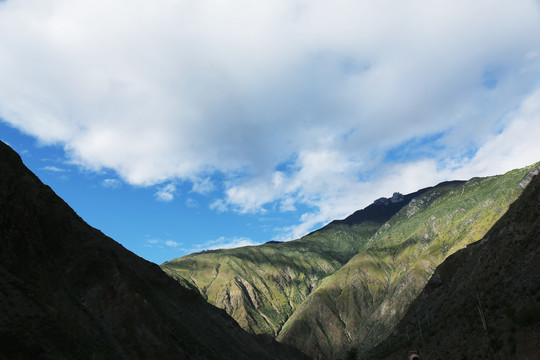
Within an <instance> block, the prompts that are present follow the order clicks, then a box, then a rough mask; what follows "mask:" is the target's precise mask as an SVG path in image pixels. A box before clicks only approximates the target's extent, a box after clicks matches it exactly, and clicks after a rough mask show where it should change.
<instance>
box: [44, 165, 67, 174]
mask: <svg viewBox="0 0 540 360" xmlns="http://www.w3.org/2000/svg"><path fill="white" fill-rule="evenodd" d="M42 170H46V171H52V172H58V173H62V172H67V171H69V170H67V169H62V168H59V167H56V166H52V165H48V166H44V167H43V168H42Z"/></svg>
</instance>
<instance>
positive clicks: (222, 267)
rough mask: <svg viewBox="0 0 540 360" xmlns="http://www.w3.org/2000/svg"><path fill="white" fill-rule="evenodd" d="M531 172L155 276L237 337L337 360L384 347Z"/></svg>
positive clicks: (419, 197)
mask: <svg viewBox="0 0 540 360" xmlns="http://www.w3.org/2000/svg"><path fill="white" fill-rule="evenodd" d="M533 167H534V166H530V167H527V168H523V169H518V170H514V171H511V172H508V173H507V174H504V175H500V176H492V177H486V178H473V179H471V180H469V181H467V182H459V181H456V182H448V183H442V184H440V185H438V186H436V187H433V188H428V189H423V190H421V191H419V192H417V193H414V194H409V195H406V196H404V197H403V196H400V195H399V194H395V195H394V197H392V198H391V199H379V200H377V201H376V202H375V203H374V204H372V205H370V206H369V207H367V208H366V209H364V210H361V211H359V212H357V213H355V214H353V215H351V216H350V217H349V218H347V219H345V220H341V221H334V222H332V223H330V224H329V225H328V226H326V227H324V228H323V229H321V230H318V231H316V232H314V233H312V234H309V235H307V236H305V237H303V238H301V239H299V240H295V241H291V242H287V243H280V244H265V245H261V246H255V247H244V248H238V249H230V250H216V251H207V252H203V253H197V254H192V255H188V256H185V257H182V258H179V259H175V260H172V261H169V262H166V263H164V264H163V265H162V268H163V269H164V270H165V271H166V272H167V273H168V274H170V275H171V276H172V277H174V278H175V279H177V280H178V281H180V282H182V283H184V284H186V285H190V286H192V287H193V288H194V289H197V290H198V291H199V292H200V293H201V294H202V295H203V296H204V297H205V298H206V299H207V300H208V301H209V302H210V303H212V304H214V305H216V306H218V307H220V308H223V309H225V310H226V311H227V312H228V313H229V314H230V315H231V316H233V318H234V319H236V320H237V321H238V322H239V324H240V325H241V326H242V327H243V328H244V329H246V330H248V331H250V332H253V333H266V334H270V335H273V336H277V339H278V340H279V341H281V342H284V343H287V344H291V345H293V346H295V347H297V348H298V349H301V350H302V351H304V352H305V353H307V354H308V355H310V356H312V357H314V358H316V359H340V358H343V357H344V356H346V354H347V352H348V351H349V350H351V349H353V350H356V349H359V350H360V351H364V350H367V349H370V348H372V347H373V346H374V345H376V344H377V343H378V342H380V341H381V340H383V339H384V338H385V337H387V336H388V335H389V334H390V332H391V330H392V328H393V327H394V326H395V325H396V323H397V322H398V321H399V320H400V319H401V317H402V316H403V315H404V313H405V311H406V310H407V308H408V307H409V305H410V303H411V302H412V301H413V300H414V299H415V298H416V296H417V295H418V293H419V292H420V291H421V290H422V288H423V287H424V286H425V284H426V283H427V281H428V279H429V278H430V276H431V275H432V274H433V272H434V271H435V269H436V267H437V266H438V265H439V264H440V263H441V262H442V261H443V260H444V259H445V258H447V257H448V256H449V255H451V254H452V253H454V252H456V251H458V250H459V249H462V248H464V247H465V246H467V245H468V244H470V243H473V242H475V241H477V240H479V239H481V238H482V237H483V236H484V235H485V234H486V232H487V231H488V230H489V229H490V228H491V227H492V226H493V225H494V224H495V222H496V221H497V220H498V219H499V218H500V217H501V216H502V215H503V214H504V213H505V212H506V211H507V209H508V207H509V205H510V204H511V203H512V202H513V201H515V200H516V199H517V198H518V197H519V195H520V194H521V192H522V191H523V189H524V187H525V184H526V181H525V180H524V178H526V176H527V174H529V173H530V171H531V170H532V169H533ZM395 204H399V205H395ZM374 209H378V210H377V211H373V210H374ZM383 209H384V211H383ZM386 210H388V211H386ZM374 213H376V214H378V215H377V216H374V215H373V214H374ZM382 214H384V215H382Z"/></svg>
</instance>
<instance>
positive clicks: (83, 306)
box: [0, 142, 306, 360]
mask: <svg viewBox="0 0 540 360" xmlns="http://www.w3.org/2000/svg"><path fill="white" fill-rule="evenodd" d="M304 358H306V357H305V356H304V355H303V354H301V353H300V352H299V351H296V350H295V349H292V348H290V347H287V346H284V345H281V344H279V343H277V342H275V341H274V340H273V339H272V338H271V337H269V336H254V335H252V334H249V333H247V332H246V331H244V330H243V329H242V328H240V327H239V326H238V324H237V323H236V322H235V321H234V320H233V319H232V318H231V317H230V316H229V315H227V313H226V312H225V311H223V310H220V309H217V308H215V307H214V306H212V305H209V304H208V303H207V302H206V301H205V300H204V299H203V298H202V297H201V296H200V295H199V294H198V293H197V292H196V291H193V290H191V289H187V288H185V287H183V286H181V285H180V284H179V283H178V282H177V281H174V280H173V279H171V278H170V277H169V276H167V275H166V274H165V273H164V272H163V271H162V270H161V269H160V268H159V267H158V266H157V265H155V264H152V263H150V262H147V261H145V260H143V259H142V258H140V257H138V256H136V255H135V254H133V253H131V252H129V251H127V250H126V249H124V248H123V247H122V246H121V245H119V244H118V243H116V242H115V241H113V240H112V239H110V238H108V237H107V236H105V235H104V234H102V233H101V232H100V231H99V230H96V229H94V228H92V227H90V226H88V225H87V224H86V223H85V222H84V221H83V220H82V219H81V218H80V217H79V216H77V214H76V213H75V212H74V211H73V210H72V209H71V208H69V206H68V205H67V204H66V203H64V202H63V201H62V200H61V199H60V198H59V197H58V196H56V195H55V193H54V192H53V191H52V190H51V189H50V188H49V187H47V186H45V185H43V184H42V183H41V182H40V181H39V179H38V178H37V177H36V176H35V175H34V174H32V173H31V172H30V171H29V170H28V169H27V168H26V167H25V166H24V165H23V164H22V162H21V159H20V157H19V156H18V155H17V154H16V153H15V152H14V151H13V150H11V149H10V148H9V147H8V146H7V145H5V144H4V143H2V142H0V359H9V360H12V359H55V360H58V359H304Z"/></svg>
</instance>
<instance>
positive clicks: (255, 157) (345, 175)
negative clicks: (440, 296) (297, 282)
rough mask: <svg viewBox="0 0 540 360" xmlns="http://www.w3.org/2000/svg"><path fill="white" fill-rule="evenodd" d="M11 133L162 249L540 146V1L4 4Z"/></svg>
mask: <svg viewBox="0 0 540 360" xmlns="http://www.w3.org/2000/svg"><path fill="white" fill-rule="evenodd" d="M0 79H1V80H0V140H2V141H4V142H6V143H8V144H9V145H10V146H12V147H13V148H14V149H15V150H16V151H17V152H19V154H20V155H21V156H22V158H23V160H24V162H25V164H26V165H27V166H28V167H29V168H30V169H31V170H32V171H33V172H35V173H36V174H37V175H38V176H39V177H40V178H41V179H42V181H43V182H44V183H46V184H48V185H50V186H51V187H52V188H53V189H54V190H55V191H56V193H57V194H58V195H60V196H61V197H62V198H63V199H64V200H65V201H66V202H67V203H68V204H69V205H70V206H72V207H73V208H74V210H75V211H76V212H77V213H78V214H79V215H80V216H81V217H82V218H83V219H85V220H86V221H87V222H88V223H89V224H90V225H92V226H94V227H96V228H99V229H100V230H102V231H103V232H104V233H105V234H107V235H108V236H111V237H112V238H114V239H115V240H117V241H118V242H120V243H121V244H122V245H123V246H125V247H126V248H128V249H129V250H131V251H133V252H135V253H136V254H138V255H139V256H141V257H143V258H145V259H147V260H149V261H152V262H155V263H158V264H160V263H162V262H164V261H167V260H171V259H173V258H177V257H180V256H183V255H185V254H188V253H191V252H196V251H201V250H204V249H214V248H227V247H234V246H244V245H253V244H260V243H264V242H266V241H269V240H280V241H286V240H291V239H295V238H298V237H300V236H303V235H305V234H306V233H308V232H310V231H312V230H315V229H317V228H320V227H321V226H323V225H325V224H326V223H328V222H329V221H331V220H333V219H338V218H344V217H345V216H347V215H349V214H351V213H352V212H354V211H355V210H358V209H361V208H363V207H365V206H367V205H369V204H370V203H371V202H373V201H374V200H375V199H377V198H380V197H383V196H384V197H390V196H392V193H393V192H401V193H410V192H413V191H416V190H418V189H420V188H422V187H426V186H432V185H435V184H437V183H439V182H442V181H446V180H453V179H469V178H471V177H474V176H487V175H494V174H500V173H504V172H505V171H508V170H511V169H514V168H518V167H523V166H526V165H530V164H532V163H535V162H537V161H540V141H539V140H538V139H539V138H540V2H539V1H538V0H512V1H508V0H507V1H502V0H489V1H488V0H477V1H474V2H471V1H465V0H452V1H450V0H429V1H428V0H401V1H397V0H394V1H390V0H377V1H374V0H333V1H328V0H259V1H248V0H227V1H224V0H197V1H193V0H154V1H141V0H130V1H127V0H107V1H101V0H97V1H96V0H91V1H90V0H50V1H41V0H3V1H0Z"/></svg>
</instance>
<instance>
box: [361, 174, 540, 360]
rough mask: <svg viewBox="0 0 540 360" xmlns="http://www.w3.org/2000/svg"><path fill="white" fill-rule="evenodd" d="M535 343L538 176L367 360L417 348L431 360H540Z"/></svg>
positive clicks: (539, 267) (451, 261)
mask: <svg viewBox="0 0 540 360" xmlns="http://www.w3.org/2000/svg"><path fill="white" fill-rule="evenodd" d="M536 173H538V171H536ZM480 307H481V308H480ZM482 316H483V317H484V321H483V320H482ZM484 323H485V328H484ZM420 330H421V331H422V335H420ZM539 335H540V176H536V177H535V178H534V179H533V181H532V182H531V183H530V185H529V186H528V187H527V188H526V189H525V191H524V192H523V194H522V195H521V197H520V198H519V199H517V200H516V201H515V202H514V203H513V204H512V205H511V206H510V208H509V210H508V212H507V213H506V214H505V215H504V216H503V217H502V218H501V219H500V220H499V221H498V222H497V223H496V224H495V226H493V227H492V229H491V230H490V231H489V232H488V233H487V234H486V236H485V237H484V238H483V239H482V240H481V241H479V242H477V243H474V244H472V245H469V246H468V247H467V248H465V249H463V250H461V251H459V252H457V253H455V254H454V255H452V256H450V257H449V258H448V259H446V260H445V261H444V262H443V263H442V264H441V265H440V266H439V267H438V268H437V270H436V271H435V274H434V275H433V276H432V277H431V279H430V281H429V283H428V285H427V286H426V287H425V288H424V290H423V291H422V292H421V294H420V295H419V296H418V297H417V298H416V300H415V301H414V302H413V303H412V305H411V306H410V308H409V310H408V311H407V313H406V315H405V317H404V318H403V320H402V321H400V323H399V325H398V326H397V327H396V328H395V329H394V331H393V335H392V336H391V337H390V338H388V339H387V340H386V341H385V342H384V343H382V344H381V345H380V346H379V347H378V348H377V349H376V351H375V352H374V353H375V354H377V356H375V355H373V356H372V358H373V359H379V358H384V359H388V360H393V359H395V360H398V359H403V358H404V354H406V351H407V350H408V349H414V348H418V349H420V352H421V354H422V355H423V358H424V359H430V360H431V359H486V358H487V359H501V360H503V359H504V360H507V359H540V336H539Z"/></svg>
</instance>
